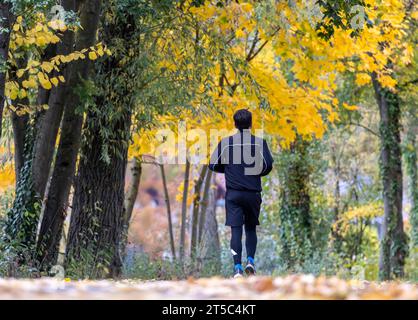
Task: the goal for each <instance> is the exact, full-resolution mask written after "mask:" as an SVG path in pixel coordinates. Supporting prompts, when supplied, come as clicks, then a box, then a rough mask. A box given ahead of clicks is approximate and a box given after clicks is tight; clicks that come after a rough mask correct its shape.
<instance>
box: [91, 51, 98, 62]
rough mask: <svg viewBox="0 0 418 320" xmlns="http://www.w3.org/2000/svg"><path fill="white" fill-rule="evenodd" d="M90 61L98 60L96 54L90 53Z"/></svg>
mask: <svg viewBox="0 0 418 320" xmlns="http://www.w3.org/2000/svg"><path fill="white" fill-rule="evenodd" d="M89 59H90V60H96V59H97V54H96V52H93V51H92V52H90V53H89Z"/></svg>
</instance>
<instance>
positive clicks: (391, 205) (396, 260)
mask: <svg viewBox="0 0 418 320" xmlns="http://www.w3.org/2000/svg"><path fill="white" fill-rule="evenodd" d="M372 79H373V87H374V91H375V96H376V101H377V104H378V106H379V112H380V144H381V153H380V170H381V177H382V184H383V204H384V220H383V237H382V240H381V243H380V259H379V277H380V279H381V280H390V279H392V278H393V277H402V276H403V274H404V264H405V258H406V256H407V252H408V251H407V249H408V247H407V238H406V234H405V233H404V229H403V219H402V154H401V146H400V143H401V139H400V127H401V124H400V118H401V110H400V105H399V97H398V96H397V94H396V93H394V92H391V91H390V90H388V89H386V88H383V87H382V86H381V85H380V83H379V82H378V80H377V79H376V75H373V77H372Z"/></svg>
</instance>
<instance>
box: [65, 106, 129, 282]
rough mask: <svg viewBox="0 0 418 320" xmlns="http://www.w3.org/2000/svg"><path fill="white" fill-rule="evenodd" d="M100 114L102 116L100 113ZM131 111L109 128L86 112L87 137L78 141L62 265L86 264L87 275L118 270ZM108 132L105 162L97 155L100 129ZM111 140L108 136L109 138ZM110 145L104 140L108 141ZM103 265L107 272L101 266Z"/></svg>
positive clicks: (94, 275) (110, 273)
mask: <svg viewBox="0 0 418 320" xmlns="http://www.w3.org/2000/svg"><path fill="white" fill-rule="evenodd" d="M103 118H105V115H104V116H103ZM130 118H131V114H130V113H126V114H125V115H124V116H123V117H120V119H119V120H118V121H117V122H116V123H115V124H113V125H112V127H111V128H109V124H108V123H106V122H105V120H104V119H103V120H102V119H101V118H100V116H99V117H97V118H96V115H95V114H94V113H88V115H87V120H86V125H85V129H84V133H85V135H86V136H88V137H91V141H88V142H86V143H83V146H82V154H81V159H80V165H79V170H78V175H77V178H76V182H75V186H74V200H73V208H72V212H71V223H70V230H69V238H68V244H67V252H66V256H67V265H71V264H72V263H76V264H81V265H83V264H87V265H88V266H89V274H85V276H88V277H91V278H100V277H103V276H112V277H117V276H118V275H119V274H120V272H121V267H122V261H121V255H120V254H121V252H120V243H121V240H122V239H121V236H122V234H123V229H124V198H125V197H124V187H125V171H126V163H127V152H128V146H127V143H121V141H127V140H126V139H127V136H128V139H129V130H130ZM103 127H107V129H110V130H112V132H114V133H115V134H116V135H115V136H114V137H113V139H114V141H115V142H113V144H114V145H110V146H109V149H111V150H112V149H115V151H116V152H114V153H112V154H111V155H110V161H109V163H106V162H105V161H104V160H103V158H102V152H103V149H102V148H101V147H102V146H103V145H104V141H103V140H102V139H101V135H100V132H99V130H100V129H101V128H103ZM113 139H112V140H113ZM107 143H109V142H107ZM106 269H107V270H106Z"/></svg>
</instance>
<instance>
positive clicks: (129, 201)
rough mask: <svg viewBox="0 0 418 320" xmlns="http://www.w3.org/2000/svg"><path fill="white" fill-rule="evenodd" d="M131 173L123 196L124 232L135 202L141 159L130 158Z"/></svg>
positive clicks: (140, 171) (126, 229) (139, 178)
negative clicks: (129, 181) (130, 178)
mask: <svg viewBox="0 0 418 320" xmlns="http://www.w3.org/2000/svg"><path fill="white" fill-rule="evenodd" d="M130 171H131V173H132V180H131V183H130V185H129V186H128V190H127V192H126V196H125V217H124V219H123V220H124V226H125V227H124V228H125V232H127V231H128V229H129V223H130V221H131V218H132V212H133V210H134V206H135V203H136V198H137V197H138V190H139V182H140V180H141V173H142V164H141V159H139V158H137V157H134V158H133V159H132V167H131V169H130Z"/></svg>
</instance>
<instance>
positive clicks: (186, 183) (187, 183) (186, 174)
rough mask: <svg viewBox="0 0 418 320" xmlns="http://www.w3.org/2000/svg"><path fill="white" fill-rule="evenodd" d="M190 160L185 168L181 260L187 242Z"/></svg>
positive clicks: (181, 260) (181, 259)
mask: <svg viewBox="0 0 418 320" xmlns="http://www.w3.org/2000/svg"><path fill="white" fill-rule="evenodd" d="M189 177H190V162H189V160H187V159H186V166H185V168H184V184H183V199H182V203H181V229H180V249H179V250H180V252H179V254H180V262H181V263H183V262H184V257H185V253H184V251H185V242H186V219H187V209H188V205H187V196H188V194H189Z"/></svg>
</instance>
